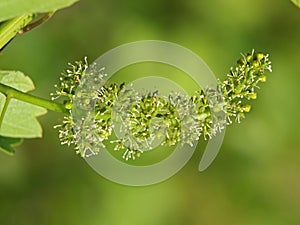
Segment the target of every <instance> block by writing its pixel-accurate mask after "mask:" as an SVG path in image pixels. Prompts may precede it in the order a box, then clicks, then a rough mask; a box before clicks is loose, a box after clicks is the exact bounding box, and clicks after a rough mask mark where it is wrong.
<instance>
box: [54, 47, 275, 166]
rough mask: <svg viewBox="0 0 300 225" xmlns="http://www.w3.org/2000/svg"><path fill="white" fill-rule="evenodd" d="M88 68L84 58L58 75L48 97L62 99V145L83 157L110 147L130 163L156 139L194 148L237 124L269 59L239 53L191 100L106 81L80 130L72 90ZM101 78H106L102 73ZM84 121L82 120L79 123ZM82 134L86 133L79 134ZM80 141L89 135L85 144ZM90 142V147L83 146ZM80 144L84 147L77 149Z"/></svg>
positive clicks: (175, 93)
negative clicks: (225, 71) (233, 64)
mask: <svg viewBox="0 0 300 225" xmlns="http://www.w3.org/2000/svg"><path fill="white" fill-rule="evenodd" d="M87 69H88V63H87V60H86V59H84V60H83V61H79V62H76V63H75V64H74V65H71V64H70V68H69V69H68V70H66V72H64V73H63V74H62V75H61V77H60V83H59V84H58V85H56V86H55V87H56V92H55V93H53V94H52V99H53V100H55V99H57V98H60V97H64V98H65V102H64V104H65V107H66V109H67V110H68V114H66V115H65V117H64V120H63V122H62V124H60V125H57V126H56V128H59V138H60V141H61V143H62V144H66V145H68V146H70V145H73V144H74V145H75V148H76V149H77V153H79V154H80V155H81V156H82V157H87V156H89V155H94V154H97V153H98V152H99V148H94V146H93V143H97V145H100V146H102V147H105V145H104V143H103V142H104V141H109V142H110V143H111V144H114V150H115V151H123V152H124V153H123V158H124V159H126V160H128V159H135V158H136V157H139V156H140V155H141V153H143V152H144V151H145V150H146V149H147V150H149V149H152V148H153V146H155V145H154V143H156V142H157V139H159V140H160V141H159V144H160V145H163V146H173V145H177V144H188V145H193V144H194V143H196V142H197V141H198V140H199V138H200V137H201V136H203V137H204V139H205V140H207V139H210V138H213V136H214V135H216V134H217V133H218V132H220V131H221V130H222V129H224V127H225V126H226V124H227V125H229V124H231V123H233V122H237V123H240V121H241V119H243V118H245V113H247V112H249V111H250V109H251V106H250V104H249V100H252V99H256V97H257V93H256V90H257V89H258V88H259V83H263V82H265V81H266V74H265V73H266V72H271V71H272V69H271V62H270V61H269V56H268V55H267V54H263V53H256V52H255V51H254V50H253V51H252V52H251V53H247V54H242V57H241V58H240V59H239V60H238V61H237V66H236V67H235V68H231V69H230V71H229V73H228V74H227V77H226V79H225V80H224V81H223V82H221V81H218V86H217V87H216V89H211V88H208V87H207V88H206V89H204V90H199V91H197V92H195V93H194V95H193V96H187V95H185V94H182V93H179V92H174V93H170V95H169V96H161V95H160V94H159V93H158V91H149V92H147V93H144V94H142V95H141V94H140V93H139V92H138V91H136V90H134V88H131V86H130V85H127V86H126V85H125V84H124V83H121V84H116V83H108V82H107V83H106V84H104V85H103V86H101V87H99V90H97V92H96V93H95V94H94V96H91V98H92V99H93V101H94V102H95V106H94V112H93V113H92V114H89V115H88V116H90V117H92V118H88V120H87V121H92V124H90V123H87V124H85V125H84V126H85V128H84V129H83V128H82V127H81V129H76V125H75V121H74V117H73V116H72V108H73V103H74V96H75V93H76V89H77V87H78V86H79V85H80V83H81V81H82V78H83V77H84V76H85V74H86V70H87ZM102 72H103V76H105V73H104V72H105V71H102ZM207 95H209V98H208V97H207ZM214 98H215V99H217V98H221V101H218V100H216V102H217V105H214V107H216V108H217V110H219V111H221V112H223V113H224V114H225V115H226V120H215V118H214V115H213V114H212V113H211V108H212V104H213V102H212V101H214ZM85 119H87V118H82V120H83V123H84V120H85ZM116 124H119V125H120V126H119V127H118V129H121V130H123V133H125V134H126V135H123V136H122V137H117V138H115V139H113V138H112V133H113V130H114V129H115V128H116V127H115V126H116ZM84 133H85V134H84ZM81 137H85V138H86V137H89V139H90V140H88V141H84V140H82V138H81ZM87 143H89V144H87ZM82 145H85V146H82Z"/></svg>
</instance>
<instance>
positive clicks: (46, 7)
mask: <svg viewBox="0 0 300 225" xmlns="http://www.w3.org/2000/svg"><path fill="white" fill-rule="evenodd" d="M77 1H78V0H46V1H43V0H2V1H1V2H0V12H1V13H0V14H1V15H0V22H1V21H4V20H8V19H12V18H14V17H17V16H21V15H26V14H31V13H46V12H52V11H56V10H58V9H61V8H65V7H68V6H70V5H72V4H73V3H75V2H77Z"/></svg>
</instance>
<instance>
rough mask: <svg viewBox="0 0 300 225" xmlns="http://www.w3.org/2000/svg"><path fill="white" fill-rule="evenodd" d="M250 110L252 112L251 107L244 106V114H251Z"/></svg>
mask: <svg viewBox="0 0 300 225" xmlns="http://www.w3.org/2000/svg"><path fill="white" fill-rule="evenodd" d="M250 110H251V105H245V106H243V111H244V112H250Z"/></svg>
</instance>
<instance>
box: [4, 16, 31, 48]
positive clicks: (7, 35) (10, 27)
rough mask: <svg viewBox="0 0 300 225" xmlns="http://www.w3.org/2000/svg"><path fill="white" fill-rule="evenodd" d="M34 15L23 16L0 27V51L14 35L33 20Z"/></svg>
mask: <svg viewBox="0 0 300 225" xmlns="http://www.w3.org/2000/svg"><path fill="white" fill-rule="evenodd" d="M33 17H34V15H33V14H29V15H24V16H19V17H16V18H13V19H11V20H8V21H5V22H3V23H2V24H1V26H0V51H1V49H3V48H4V47H5V46H6V45H7V44H8V43H9V42H10V41H11V40H12V39H13V38H14V36H16V34H17V33H18V32H19V31H20V30H21V29H22V28H24V27H26V26H27V25H28V24H29V23H30V22H31V21H32V19H33Z"/></svg>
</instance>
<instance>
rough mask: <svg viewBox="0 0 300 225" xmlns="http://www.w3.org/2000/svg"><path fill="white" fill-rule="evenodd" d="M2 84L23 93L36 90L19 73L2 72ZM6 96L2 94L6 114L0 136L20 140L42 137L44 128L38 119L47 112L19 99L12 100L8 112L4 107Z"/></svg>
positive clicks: (27, 78) (27, 79)
mask: <svg viewBox="0 0 300 225" xmlns="http://www.w3.org/2000/svg"><path fill="white" fill-rule="evenodd" d="M0 83H2V84H5V85H7V86H10V87H13V88H15V89H17V90H20V91H22V92H28V91H31V90H33V89H34V85H33V82H32V81H31V79H30V78H29V77H27V76H25V75H24V74H23V73H22V72H19V71H0ZM5 101H6V96H5V95H3V94H2V93H1V94H0V109H1V113H5V115H4V117H3V121H2V124H1V128H0V135H3V136H7V137H18V138H35V137H41V136H42V128H41V126H40V124H39V122H38V121H37V119H36V117H37V116H40V115H43V114H45V113H46V112H47V111H46V110H45V109H44V108H42V107H39V106H35V105H32V104H29V103H26V102H22V101H20V100H17V99H11V100H10V102H9V104H8V107H7V109H6V112H2V111H3V107H4V104H5Z"/></svg>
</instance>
